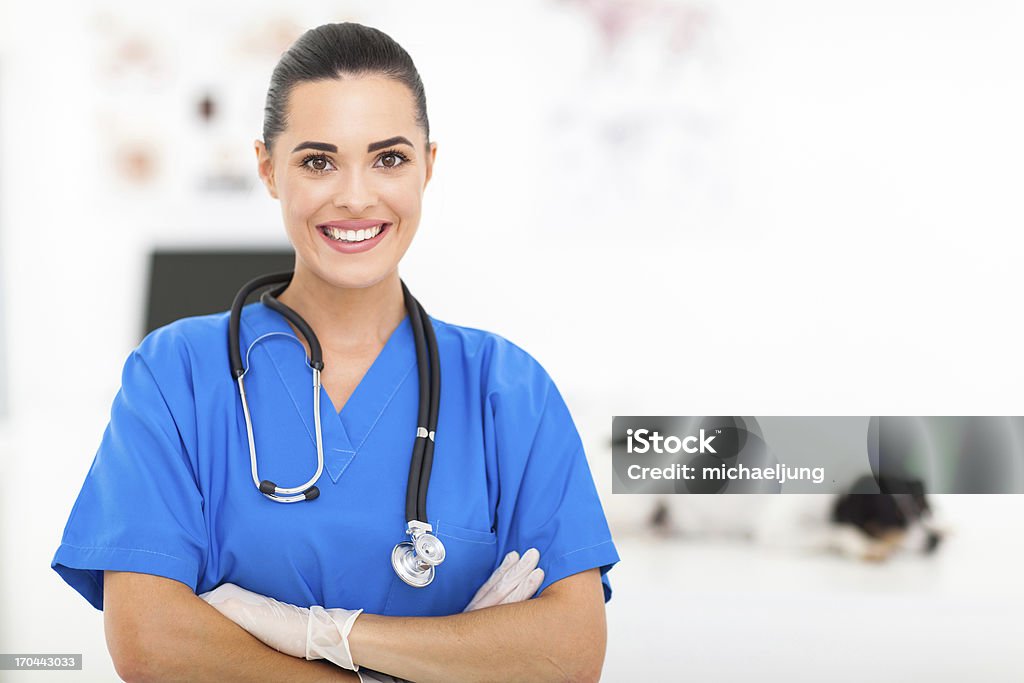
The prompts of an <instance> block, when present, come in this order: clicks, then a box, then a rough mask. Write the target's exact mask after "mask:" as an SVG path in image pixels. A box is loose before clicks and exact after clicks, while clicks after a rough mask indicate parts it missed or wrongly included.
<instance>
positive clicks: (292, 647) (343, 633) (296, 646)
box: [199, 583, 363, 671]
mask: <svg viewBox="0 0 1024 683" xmlns="http://www.w3.org/2000/svg"><path fill="white" fill-rule="evenodd" d="M199 597H200V598H202V599H203V600H205V601H206V602H208V603H209V604H210V605H212V606H213V607H214V608H216V609H217V611H218V612H220V613H221V614H223V615H224V616H226V617H227V618H228V619H230V620H231V621H233V622H235V623H236V624H238V625H239V626H241V627H242V628H244V629H245V630H246V631H248V632H249V633H251V634H252V635H254V636H256V638H258V639H260V640H262V641H263V642H264V643H266V644H267V645H269V646H270V647H272V648H274V649H275V650H277V651H278V652H283V653H284V654H286V655H291V656H292V657H304V658H305V659H326V660H328V661H330V662H333V663H334V664H337V665H338V666H340V667H342V668H343V669H349V670H351V671H357V670H358V667H357V666H355V664H353V663H352V653H351V652H350V651H349V647H348V634H349V631H351V630H352V625H353V624H354V623H355V620H356V617H358V616H359V615H360V614H361V613H362V611H363V610H361V609H360V610H347V609H327V610H325V609H324V608H323V607H320V606H319V605H313V606H312V607H310V608H308V609H307V608H305V607H297V606H295V605H290V604H288V603H286V602H280V601H278V600H275V599H274V598H268V597H267V596H265V595H260V594H258V593H253V592H252V591H247V590H246V589H244V588H241V587H240V586H236V585H235V584H233V583H224V584H221V585H220V586H218V587H217V588H215V589H214V590H212V591H208V592H206V593H203V594H201V595H200V596H199Z"/></svg>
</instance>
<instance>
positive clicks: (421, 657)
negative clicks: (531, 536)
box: [348, 568, 607, 683]
mask: <svg viewBox="0 0 1024 683" xmlns="http://www.w3.org/2000/svg"><path fill="white" fill-rule="evenodd" d="M606 639H607V628H606V623H605V611H604V589H603V588H602V586H601V574H600V571H599V570H598V569H596V568H595V569H589V570H587V571H584V572H580V573H578V574H574V575H572V576H569V577H566V578H564V579H562V580H561V581H556V582H555V583H553V584H551V585H550V586H548V588H547V590H545V591H544V592H543V593H542V594H541V595H540V596H538V597H536V598H534V599H532V600H526V601H524V602H517V603H513V604H507V605H497V606H495V607H488V608H486V609H481V610H476V611H474V612H465V613H462V614H455V615H452V616H446V617H384V616H379V615H376V614H367V613H365V612H364V613H363V614H362V615H361V616H360V617H359V618H358V619H357V620H356V623H355V626H354V627H353V628H352V632H351V633H350V634H349V637H348V642H349V647H350V648H351V651H352V659H353V660H354V661H355V663H356V664H358V665H359V666H366V667H369V668H370V669H374V670H377V671H386V672H387V673H389V674H391V675H393V676H399V677H401V678H406V679H409V680H414V681H418V682H419V683H430V682H431V681H441V682H447V683H454V682H456V681H479V680H490V681H494V680H517V681H518V680H529V681H573V682H574V683H575V682H577V681H597V680H599V679H600V677H601V668H602V666H603V664H604V652H605V643H606Z"/></svg>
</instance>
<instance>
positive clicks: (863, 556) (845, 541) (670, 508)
mask: <svg viewBox="0 0 1024 683" xmlns="http://www.w3.org/2000/svg"><path fill="white" fill-rule="evenodd" d="M876 482H877V485H876ZM876 491H880V492H876ZM649 497H650V498H653V499H655V500H654V501H653V503H652V505H653V507H652V508H651V510H650V513H649V516H648V518H647V526H648V527H649V528H651V529H653V530H654V531H655V532H657V533H658V534H660V535H664V536H684V537H737V538H744V539H748V540H751V541H753V542H755V543H757V544H759V545H763V546H768V547H774V548H778V549H782V550H788V551H798V552H837V553H839V554H841V555H843V556H846V557H850V558H855V559H860V560H865V561H869V562H882V561H884V560H886V559H888V558H889V557H890V556H891V555H892V554H893V553H896V552H899V551H908V552H915V553H923V554H931V553H934V552H935V551H936V550H937V549H938V547H939V545H940V543H941V541H942V539H943V537H944V536H945V535H946V534H947V533H948V532H947V531H946V530H945V529H944V528H942V527H941V526H940V525H938V524H937V523H936V520H935V516H934V513H933V511H932V507H931V506H930V505H929V503H928V499H927V496H926V495H925V491H924V486H923V484H922V483H921V482H920V481H917V480H912V479H901V478H897V477H890V476H880V477H878V478H877V479H876V478H875V477H873V476H871V475H864V476H862V477H861V478H859V479H858V480H857V481H856V482H855V483H854V484H853V485H852V486H851V487H850V488H849V489H848V490H847V491H846V492H845V493H843V494H840V495H838V496H837V495H825V494H817V495H816V494H799V495H797V494H789V495H780V494H724V495H716V494H706V495H700V494H676V495H670V494H666V495H657V496H654V495H651V496H649Z"/></svg>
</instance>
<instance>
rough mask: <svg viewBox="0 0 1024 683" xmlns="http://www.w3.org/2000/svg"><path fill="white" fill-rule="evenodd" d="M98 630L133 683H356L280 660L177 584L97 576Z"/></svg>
mask: <svg viewBox="0 0 1024 683" xmlns="http://www.w3.org/2000/svg"><path fill="white" fill-rule="evenodd" d="M103 585H104V590H103V625H104V630H105V632H106V637H107V647H108V649H109V650H110V655H111V657H112V658H113V660H114V666H115V668H116V669H117V673H118V675H119V676H120V677H121V678H123V679H124V680H125V681H129V683H134V682H136V681H168V682H173V681H194V682H196V683H201V682H202V681H216V682H217V683H229V682H230V681H254V680H268V679H271V680H288V681H296V682H298V681H324V682H326V681H358V680H359V679H358V676H357V675H356V674H355V672H352V671H345V670H344V669H339V668H338V667H335V666H334V665H332V664H330V663H329V662H325V661H307V660H305V659H297V658H295V657H289V656H288V655H285V654H282V653H280V652H278V651H276V650H274V649H272V648H270V647H268V646H266V645H264V644H263V643H262V642H260V641H259V640H257V639H256V638H254V637H253V636H251V635H249V633H247V632H246V631H245V630H244V629H243V628H241V627H240V626H238V625H237V624H235V623H234V622H232V621H231V620H230V619H228V618H227V617H225V616H223V615H222V614H221V613H220V612H218V611H217V610H216V609H214V608H213V607H211V606H210V605H208V604H207V603H206V602H204V601H203V600H202V599H200V598H199V597H198V596H196V594H195V593H193V592H192V590H191V589H190V588H189V587H188V586H186V585H185V584H183V583H180V582H178V581H174V580H173V579H167V578H164V577H161V576H154V575H150V574H137V573H134V572H114V571H105V572H103Z"/></svg>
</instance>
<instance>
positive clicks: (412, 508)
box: [228, 271, 444, 588]
mask: <svg viewBox="0 0 1024 683" xmlns="http://www.w3.org/2000/svg"><path fill="white" fill-rule="evenodd" d="M293 275H294V271H287V272H283V273H273V274H270V275H263V276H261V277H258V278H255V279H254V280H250V281H249V282H247V283H246V284H245V285H244V286H243V287H242V289H240V290H239V291H238V294H236V295H235V300H234V302H233V303H232V304H231V317H230V318H229V319H228V353H229V355H230V358H231V374H232V376H233V377H234V378H236V379H237V381H238V395H239V396H240V397H241V399H242V412H243V413H245V431H246V434H247V436H248V439H249V461H250V464H251V466H252V481H253V483H254V484H255V485H256V488H257V489H259V491H260V493H262V494H263V495H264V496H266V497H267V498H269V499H270V500H273V501H276V502H278V503H296V502H300V501H306V500H315V499H316V497H317V496H319V495H320V489H318V488H317V487H316V486H315V485H314V484H315V482H316V481H317V480H318V479H320V475H321V474H322V473H323V471H324V444H323V436H322V434H321V431H320V371H321V370H323V369H324V361H323V354H322V353H321V350H320V341H319V340H318V339H317V337H316V334H314V333H313V329H312V328H311V327H310V326H309V324H308V323H307V322H306V321H305V320H303V319H302V316H300V315H299V314H298V313H296V312H295V311H294V310H292V309H291V308H289V307H288V306H286V305H285V304H283V303H281V302H280V301H278V300H277V296H278V295H280V294H281V293H282V292H283V291H284V290H285V289H286V288H287V287H288V284H289V283H290V282H291V280H292V276H293ZM399 282H401V280H399ZM277 283H284V284H283V285H282V286H281V287H278V288H276V289H274V290H273V291H272V290H270V289H268V290H266V291H265V292H263V294H262V295H261V296H260V303H261V304H263V305H264V306H267V307H268V308H271V309H273V310H275V311H277V312H278V313H280V314H281V315H283V316H284V317H285V318H287V319H288V320H289V321H291V323H292V324H293V325H295V327H296V328H297V329H298V330H299V332H301V333H302V336H303V337H305V338H306V342H307V343H308V344H309V353H310V357H311V358H310V361H309V362H307V364H308V365H309V366H310V367H311V368H312V369H313V416H314V422H315V424H316V461H317V463H316V473H315V474H313V476H312V477H311V478H310V479H309V481H307V482H306V483H304V484H300V485H299V486H293V487H290V488H289V487H281V486H278V485H277V484H275V483H274V482H272V481H269V480H267V479H263V480H261V479H260V477H259V474H258V472H257V469H256V443H255V441H254V440H253V436H252V418H251V417H250V416H249V403H248V401H247V400H246V397H245V383H244V382H243V378H244V376H245V373H246V372H247V370H248V369H247V368H245V367H243V366H242V355H241V352H240V350H239V327H240V323H241V319H242V306H244V305H245V300H246V299H248V298H249V295H250V294H251V293H252V292H253V291H254V290H257V289H259V288H260V287H264V286H266V285H272V284H277ZM401 284H402V295H403V296H404V297H405V308H406V311H408V313H409V320H410V322H411V323H412V331H413V337H414V338H415V340H416V366H417V369H418V370H419V385H420V398H419V417H418V420H417V425H418V426H417V427H416V438H415V439H414V441H413V448H412V461H411V463H410V465H409V482H408V485H407V487H406V493H405V518H406V520H408V524H407V527H406V530H405V533H406V535H408V536H409V537H410V538H411V539H412V540H411V541H403V542H401V543H399V544H398V545H396V546H395V547H394V550H392V551H391V566H392V567H394V569H395V573H396V574H398V576H399V578H401V579H402V581H405V582H406V583H407V584H409V585H410V586H413V587H414V588H422V587H423V586H426V585H428V584H429V583H430V582H431V581H433V580H434V567H435V566H437V565H439V564H441V563H442V562H443V561H444V544H442V543H441V541H440V539H438V538H437V537H436V536H434V535H433V533H432V532H433V529H432V528H431V526H430V524H428V523H427V519H428V517H427V486H428V485H429V483H430V468H431V465H432V464H433V461H434V430H435V429H436V428H437V413H438V407H439V403H440V395H441V364H440V361H439V360H438V354H437V339H436V338H435V337H434V327H433V324H432V323H431V322H430V317H429V316H427V313H426V311H424V310H423V307H422V306H421V305H420V302H418V301H417V300H416V299H415V298H413V296H412V294H410V293H409V289H408V288H407V287H406V286H405V283H404V282H401ZM428 354H429V356H430V359H429V364H430V369H429V374H428V371H427V356H428Z"/></svg>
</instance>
